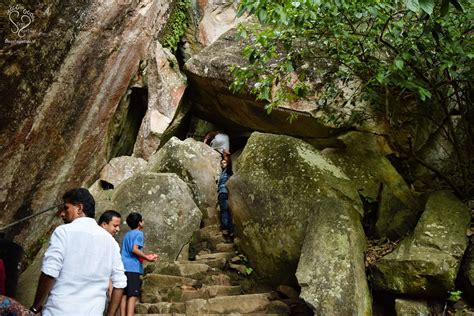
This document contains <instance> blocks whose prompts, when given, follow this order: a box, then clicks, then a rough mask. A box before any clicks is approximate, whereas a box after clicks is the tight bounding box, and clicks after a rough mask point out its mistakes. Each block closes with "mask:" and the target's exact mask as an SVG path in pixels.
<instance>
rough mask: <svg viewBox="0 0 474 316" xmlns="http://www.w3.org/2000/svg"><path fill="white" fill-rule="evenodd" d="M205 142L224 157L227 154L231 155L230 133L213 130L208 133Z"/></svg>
mask: <svg viewBox="0 0 474 316" xmlns="http://www.w3.org/2000/svg"><path fill="white" fill-rule="evenodd" d="M204 143H205V144H207V145H209V146H211V147H212V148H213V149H215V150H217V151H218V152H219V153H220V154H221V155H222V156H223V158H224V156H225V155H230V151H229V149H230V141H229V135H227V134H224V133H222V132H220V131H213V132H209V133H207V134H206V136H205V137H204Z"/></svg>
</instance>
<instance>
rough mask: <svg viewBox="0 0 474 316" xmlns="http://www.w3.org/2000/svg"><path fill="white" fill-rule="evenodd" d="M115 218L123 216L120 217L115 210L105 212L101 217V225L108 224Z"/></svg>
mask: <svg viewBox="0 0 474 316" xmlns="http://www.w3.org/2000/svg"><path fill="white" fill-rule="evenodd" d="M114 217H118V218H122V215H120V213H119V212H117V211H114V210H107V211H105V212H104V213H102V215H100V217H99V225H102V223H106V224H108V223H109V222H110V221H111V220H112V218H114Z"/></svg>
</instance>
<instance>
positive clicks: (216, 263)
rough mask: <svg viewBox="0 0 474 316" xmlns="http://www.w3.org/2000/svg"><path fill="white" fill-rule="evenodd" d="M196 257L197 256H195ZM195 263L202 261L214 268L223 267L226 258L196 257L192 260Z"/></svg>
mask: <svg viewBox="0 0 474 316" xmlns="http://www.w3.org/2000/svg"><path fill="white" fill-rule="evenodd" d="M196 257H197V256H196ZM194 262H196V263H204V264H207V265H208V266H210V267H211V268H215V269H221V270H222V269H224V268H225V266H226V264H227V258H223V257H221V258H203V259H197V260H196V261H194Z"/></svg>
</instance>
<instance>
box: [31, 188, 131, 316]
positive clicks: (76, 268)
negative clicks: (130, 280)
mask: <svg viewBox="0 0 474 316" xmlns="http://www.w3.org/2000/svg"><path fill="white" fill-rule="evenodd" d="M63 200H64V209H63V210H62V211H61V218H62V219H63V221H64V223H65V224H66V225H61V226H59V227H57V228H56V229H55V230H54V232H53V235H52V236H51V240H50V242H49V248H48V250H47V251H46V253H45V255H44V258H43V265H42V268H41V275H40V279H39V282H38V288H37V290H36V296H35V301H34V303H33V306H32V307H31V309H30V310H31V311H32V312H34V313H40V312H42V315H45V316H48V315H75V316H79V315H97V316H101V315H103V311H104V307H105V301H106V291H107V286H108V283H109V279H111V280H112V284H113V291H112V297H111V301H110V304H109V308H108V311H107V315H108V316H112V315H115V312H116V310H117V308H118V306H119V303H120V298H121V297H122V293H123V288H125V286H126V285H127V278H126V277H125V273H124V268H123V263H122V259H121V256H120V250H119V246H118V244H117V242H116V241H115V240H114V238H113V237H112V236H111V235H110V234H109V233H108V232H107V231H105V230H104V229H102V228H101V227H100V226H99V225H97V223H96V222H95V220H94V215H95V201H94V198H93V197H92V195H91V194H90V193H89V191H88V190H87V189H84V188H77V189H72V190H70V191H68V192H66V193H65V194H64V196H63ZM47 297H48V300H47V302H46V305H45V306H44V308H42V304H43V303H44V301H45V300H46V298H47Z"/></svg>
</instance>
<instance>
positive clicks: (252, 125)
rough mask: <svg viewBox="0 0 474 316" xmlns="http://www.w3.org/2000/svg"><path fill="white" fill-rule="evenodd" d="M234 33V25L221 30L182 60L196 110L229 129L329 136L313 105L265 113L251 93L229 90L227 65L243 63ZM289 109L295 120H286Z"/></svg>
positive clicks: (327, 129)
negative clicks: (224, 31)
mask: <svg viewBox="0 0 474 316" xmlns="http://www.w3.org/2000/svg"><path fill="white" fill-rule="evenodd" d="M235 35H236V31H235V29H232V30H230V31H228V32H226V33H224V34H223V35H222V36H221V37H219V39H218V40H217V41H215V42H214V43H213V44H212V45H210V46H208V47H206V48H204V49H203V50H202V51H201V52H200V53H199V54H197V55H195V56H193V57H192V58H191V59H189V60H188V61H187V62H186V64H185V71H186V73H187V75H188V79H189V81H190V86H191V87H192V89H191V90H192V92H191V95H192V98H193V100H194V103H195V111H196V113H197V114H198V115H199V116H201V117H205V118H206V119H207V120H209V121H211V122H226V128H227V129H229V130H230V129H232V130H238V131H242V130H259V131H263V132H268V133H276V134H286V135H294V136H303V137H327V136H329V135H330V134H331V132H332V131H333V129H334V128H333V127H329V126H326V125H325V124H324V123H323V122H322V121H321V120H319V119H317V118H316V117H315V115H314V111H315V110H316V106H313V107H310V106H307V107H299V106H298V107H296V108H293V107H292V106H291V105H282V106H281V107H280V108H278V109H276V110H275V111H273V113H272V114H271V115H267V114H266V110H265V109H264V103H263V102H260V101H256V100H255V97H254V96H253V95H251V94H246V93H242V94H234V93H233V92H231V91H230V90H229V85H230V83H231V82H232V81H233V78H232V76H231V74H230V66H231V65H233V64H237V65H242V64H244V63H245V61H244V59H243V57H242V53H241V51H242V48H243V45H244V44H243V42H240V41H237V40H236V39H235V38H236V37H235ZM313 104H314V102H313ZM289 113H293V114H295V115H297V116H298V122H297V124H288V115H289Z"/></svg>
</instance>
